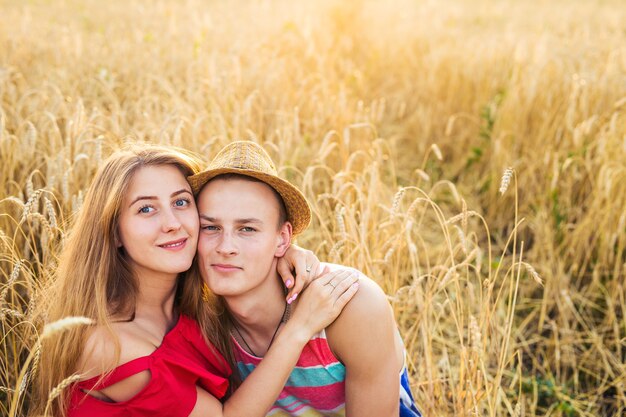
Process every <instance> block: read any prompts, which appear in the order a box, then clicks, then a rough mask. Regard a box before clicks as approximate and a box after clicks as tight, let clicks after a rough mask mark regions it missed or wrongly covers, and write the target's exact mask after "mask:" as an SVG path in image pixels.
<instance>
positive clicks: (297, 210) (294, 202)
mask: <svg viewBox="0 0 626 417" xmlns="http://www.w3.org/2000/svg"><path fill="white" fill-rule="evenodd" d="M223 174H239V175H244V176H246V177H252V178H255V179H257V180H259V181H262V182H264V183H266V184H267V185H269V186H270V187H272V188H273V189H274V190H276V192H277V193H278V194H279V195H280V196H281V197H282V199H283V202H284V203H285V208H286V210H287V220H288V221H289V222H290V223H291V226H292V229H293V234H294V235H297V234H299V233H301V232H302V231H304V230H305V229H306V228H307V227H308V225H309V223H310V222H311V209H310V207H309V203H307V201H306V198H304V195H302V193H301V192H300V190H298V189H297V188H296V187H294V186H293V185H292V184H291V183H289V182H287V181H285V180H283V179H282V178H279V177H276V176H274V175H270V174H266V173H263V172H259V171H253V170H248V169H238V168H216V169H208V170H206V171H203V172H200V173H198V174H196V175H192V176H189V177H187V180H188V181H189V185H191V189H192V190H193V194H194V195H195V196H197V195H198V194H199V193H200V191H202V188H204V186H205V185H206V184H207V182H209V181H210V180H212V179H213V178H215V177H217V176H218V175H223Z"/></svg>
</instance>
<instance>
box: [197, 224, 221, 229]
mask: <svg viewBox="0 0 626 417" xmlns="http://www.w3.org/2000/svg"><path fill="white" fill-rule="evenodd" d="M200 228H201V229H202V230H218V227H217V226H213V225H211V224H208V225H204V226H200Z"/></svg>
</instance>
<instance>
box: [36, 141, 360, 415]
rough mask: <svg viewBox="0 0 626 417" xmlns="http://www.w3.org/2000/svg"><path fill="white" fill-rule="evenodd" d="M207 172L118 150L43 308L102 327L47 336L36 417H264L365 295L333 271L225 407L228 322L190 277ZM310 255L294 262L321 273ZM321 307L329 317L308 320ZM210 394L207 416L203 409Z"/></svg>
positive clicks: (166, 153) (172, 155)
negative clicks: (333, 286) (320, 341)
mask: <svg viewBox="0 0 626 417" xmlns="http://www.w3.org/2000/svg"><path fill="white" fill-rule="evenodd" d="M198 168H199V165H198V162H197V161H196V160H195V159H194V158H193V157H191V156H190V155H188V154H185V153H183V152H180V151H177V150H173V149H171V148H164V147H157V146H146V145H143V146H138V147H135V148H130V149H127V150H124V151H120V152H117V153H116V154H114V155H113V156H111V157H110V158H109V159H108V160H107V161H106V162H105V164H104V165H103V167H102V168H101V169H100V170H99V171H98V173H97V174H96V176H95V179H94V181H93V183H92V185H91V187H90V189H89V191H88V192H87V194H86V196H85V200H84V203H83V206H82V208H81V211H80V213H79V214H78V218H77V219H76V222H75V224H74V227H73V229H72V231H71V234H70V236H69V237H68V240H67V242H66V244H65V247H64V250H63V253H62V255H61V258H60V263H59V267H58V270H57V273H56V279H55V280H54V284H53V286H52V287H51V289H50V290H49V292H47V293H46V296H45V301H47V303H48V304H47V305H45V306H44V311H43V317H45V320H46V321H48V322H52V321H55V320H58V319H61V318H63V317H67V316H86V317H89V318H92V319H93V320H94V322H95V325H94V326H88V327H85V326H82V327H73V328H69V329H68V330H67V331H65V332H63V333H62V334H61V335H60V336H59V337H55V338H51V339H49V340H48V339H46V340H44V342H43V345H42V350H41V361H40V365H39V377H38V383H37V385H36V389H35V391H36V392H35V402H34V407H33V410H32V411H33V412H34V413H37V414H41V413H44V412H49V413H51V414H52V415H55V416H57V415H63V416H66V415H69V416H87V415H88V416H90V417H97V416H105V415H106V416H122V415H123V416H148V415H149V416H159V415H162V416H188V415H194V416H195V415H207V416H245V417H254V416H264V415H265V413H266V411H267V410H268V408H269V407H270V406H271V404H272V403H273V402H274V400H275V399H276V397H277V396H278V394H279V393H280V390H281V388H282V387H283V385H284V382H285V380H286V379H287V376H288V375H289V372H290V370H291V368H292V367H293V366H294V364H295V363H296V361H297V359H298V357H299V354H300V351H301V349H302V347H303V346H304V345H305V344H306V343H307V341H308V340H309V339H310V337H311V336H312V335H313V334H315V333H316V332H318V331H319V330H321V329H322V328H324V327H325V326H327V325H328V324H329V323H331V322H332V321H333V320H334V318H335V317H337V315H338V314H339V312H340V311H341V309H342V308H343V306H344V305H345V304H346V303H347V302H348V301H349V299H350V298H351V297H352V296H353V295H354V293H355V291H356V286H354V285H351V284H352V283H353V282H354V281H353V280H352V279H344V280H343V281H342V284H340V285H341V287H340V291H332V292H329V291H327V288H330V287H329V286H327V285H326V286H325V285H324V284H325V283H326V282H327V281H328V280H329V279H332V276H331V275H332V274H326V275H325V276H324V277H322V278H320V279H318V280H316V281H314V282H313V283H312V284H311V285H309V288H308V289H307V291H306V292H305V293H304V294H303V296H302V297H301V300H300V303H299V307H298V308H296V309H295V311H294V312H293V314H292V316H291V318H290V320H289V321H288V322H287V323H286V324H285V326H284V327H283V328H282V330H281V332H280V334H279V335H278V336H277V337H276V339H275V340H274V341H273V342H272V344H271V348H270V350H269V351H268V353H267V355H266V357H265V359H264V361H263V366H259V367H258V368H257V370H256V371H255V375H254V377H251V378H248V379H247V380H246V381H245V382H244V383H243V384H242V385H241V387H240V388H239V389H238V390H237V392H236V393H235V394H233V395H232V396H231V397H230V398H228V399H227V400H225V402H221V401H220V399H223V398H224V395H225V393H226V391H227V387H228V381H227V378H228V376H229V374H230V372H231V370H230V369H229V367H228V365H227V364H226V361H225V360H224V359H223V357H222V356H221V354H220V353H219V352H218V351H217V349H215V348H214V347H213V344H212V342H216V341H217V340H218V337H217V335H215V332H214V331H213V330H214V328H217V325H216V324H217V323H216V320H217V318H216V317H217V316H216V315H215V314H213V312H212V311H211V310H210V309H211V305H210V304H209V303H204V302H203V301H202V297H201V294H202V293H203V283H202V281H201V279H200V278H199V277H198V275H197V274H190V275H188V276H187V275H185V274H184V272H185V271H187V270H188V269H189V268H190V266H191V265H192V262H193V259H194V256H195V253H196V245H197V238H198V227H199V221H198V213H197V210H196V206H195V203H194V198H193V194H192V190H191V187H190V186H189V184H188V183H187V180H186V177H187V176H189V175H192V174H194V173H196V172H197V171H198ZM309 254H310V252H308V251H299V250H294V249H290V250H289V252H288V255H287V256H288V257H290V258H291V259H292V261H293V263H295V264H300V265H302V264H303V263H306V262H309V264H308V265H307V266H306V270H307V271H310V270H311V263H310V261H306V260H305V261H304V262H303V258H306V257H307V255H309ZM294 259H295V261H294ZM282 268H283V270H284V269H289V268H288V267H284V266H283V267H282ZM345 273H346V272H345V271H341V272H338V273H334V274H337V275H340V274H345ZM338 288H339V286H338ZM303 305H304V307H303ZM312 310H314V311H319V314H317V315H314V316H313V315H310V314H306V313H305V312H307V311H312ZM199 318H200V319H201V322H202V324H203V329H202V330H201V329H200V327H199V326H198V323H197V319H199ZM74 374H79V375H80V380H79V381H78V382H76V383H74V384H72V385H71V386H70V387H69V388H68V389H66V390H64V391H63V392H62V394H61V395H59V396H58V397H56V398H54V399H52V401H51V402H49V401H48V398H49V394H50V392H51V391H53V389H54V388H55V387H57V386H58V384H59V383H61V382H62V381H64V380H66V378H68V377H70V376H71V375H74ZM199 396H201V397H202V398H203V399H204V400H203V404H204V406H203V409H202V410H200V409H196V399H197V398H198V397H199Z"/></svg>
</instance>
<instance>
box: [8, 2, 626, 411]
mask: <svg viewBox="0 0 626 417" xmlns="http://www.w3.org/2000/svg"><path fill="white" fill-rule="evenodd" d="M624 28H626V4H625V3H624V2H623V1H622V0H602V1H591V0H589V1H586V0H570V1H566V0H554V1H545V0H533V1H528V2H523V1H514V0H501V1H495V0H493V1H486V0H475V1H470V0H465V1H463V0H456V1H453V0H438V1H435V0H423V1H409V0H394V1H389V2H385V1H382V0H381V1H374V0H363V1H340V0H319V1H315V2H290V1H286V0H285V1H281V0H276V1H265V0H258V1H252V0H249V1H243V0H234V1H229V2H219V1H217V2H205V1H201V0H181V1H166V0H156V1H150V2H145V1H137V0H130V1H121V0H110V1H106V2H102V1H95V0H54V1H53V0H29V1H21V0H0V182H1V184H2V188H0V327H1V329H2V332H1V335H0V416H11V417H14V416H22V415H25V414H26V412H27V409H28V403H29V383H30V380H31V377H32V374H33V373H34V372H36V371H37V369H36V365H37V355H38V350H37V343H38V338H39V337H41V336H39V335H38V334H37V331H36V329H38V328H39V327H38V326H39V324H38V323H33V321H32V320H31V319H32V317H31V313H32V311H33V309H34V307H35V304H36V303H37V295H38V294H39V291H40V290H41V288H42V285H43V284H44V283H45V282H46V280H47V279H49V277H50V276H51V274H52V272H53V271H54V268H55V259H56V256H57V255H58V253H59V251H60V249H61V248H62V245H63V239H64V236H65V234H66V233H67V231H68V230H69V227H70V226H71V220H72V214H73V213H75V212H76V211H77V210H79V208H80V205H81V199H82V195H83V193H84V191H85V190H86V188H87V186H88V185H89V183H90V180H91V178H92V176H93V174H94V173H95V170H96V169H97V167H98V166H99V164H100V163H101V161H102V160H103V158H105V157H106V156H107V155H108V154H110V153H111V152H112V151H113V150H115V149H117V148H118V147H119V146H121V145H123V144H124V143H125V142H127V141H149V142H157V143H164V144H172V145H177V146H182V147H185V148H187V149H190V150H192V151H195V152H197V153H199V154H201V155H202V157H203V158H204V159H205V160H206V161H208V160H209V159H210V158H211V157H212V156H213V155H215V153H216V152H217V150H219V149H220V148H221V147H222V146H223V145H224V144H226V143H228V142H229V141H231V140H234V139H249V140H254V141H257V142H259V143H261V144H262V145H263V146H264V147H265V148H266V149H267V150H268V151H269V152H270V154H271V156H272V157H273V158H274V160H275V161H276V163H277V165H278V166H279V167H281V168H280V169H281V172H282V175H284V176H285V177H286V178H289V179H290V180H291V181H292V182H294V183H295V184H297V185H299V186H300V187H301V189H302V190H303V191H304V193H305V195H306V196H307V198H308V200H309V202H310V203H311V206H312V209H313V213H314V215H313V217H314V219H313V223H312V225H311V227H310V228H309V230H308V231H307V232H306V233H304V234H303V235H302V236H301V237H299V239H298V243H299V244H300V245H301V246H304V247H307V248H310V249H312V250H314V251H315V252H316V253H317V255H318V256H319V257H320V258H321V259H323V260H327V261H331V262H339V263H344V264H347V265H351V266H354V267H357V268H359V269H361V270H362V271H364V272H365V273H366V274H368V275H369V276H371V277H372V278H373V279H375V280H376V281H377V282H379V284H380V285H381V287H382V288H383V289H384V291H385V292H386V293H387V294H388V296H389V301H390V303H391V304H392V305H393V308H394V311H395V314H396V319H397V321H398V324H399V327H400V331H401V333H402V335H403V337H404V340H405V343H406V346H407V350H408V366H409V369H410V375H411V384H412V387H413V391H414V394H415V395H416V398H417V400H418V402H419V404H420V406H421V408H422V410H423V411H424V412H425V415H428V416H509V415H510V416H568V417H570V416H623V415H626V391H625V388H624V387H625V386H626V323H625V316H626V291H625V288H624V278H625V276H626V254H625V250H626V209H625V207H626V185H625V184H626V30H625V29H624ZM60 301H62V300H59V302H60ZM51 394H52V395H56V394H58V392H56V393H51Z"/></svg>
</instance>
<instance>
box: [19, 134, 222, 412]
mask: <svg viewBox="0 0 626 417" xmlns="http://www.w3.org/2000/svg"><path fill="white" fill-rule="evenodd" d="M159 165H173V166H175V167H177V168H178V169H179V170H180V171H181V172H182V173H183V175H185V176H188V175H192V174H194V173H196V172H198V170H199V168H200V165H199V160H198V159H197V158H196V157H194V156H193V155H192V154H190V153H188V152H186V151H184V150H181V149H177V148H172V147H164V146H156V145H146V144H141V145H131V146H128V147H127V148H125V149H123V150H120V151H118V152H116V153H114V154H113V155H111V156H110V157H109V158H108V159H107V160H106V161H105V163H104V164H103V166H102V167H101V168H100V169H99V170H98V172H97V173H96V175H95V178H94V180H93V182H92V184H91V186H90V188H89V190H88V191H87V193H86V195H85V199H84V203H83V205H82V208H81V209H80V211H79V213H78V215H77V217H76V220H75V222H74V225H73V227H72V229H71V232H70V234H69V236H68V238H67V240H66V242H65V246H64V249H63V251H62V253H61V256H60V260H59V266H58V269H57V271H56V273H55V274H54V278H53V280H52V281H51V285H50V287H49V288H48V290H47V291H45V292H44V294H43V297H42V298H43V299H42V300H41V302H40V306H41V310H40V316H39V317H41V318H42V321H45V322H52V321H56V320H59V319H61V318H64V317H69V316H84V317H88V318H91V319H93V320H94V322H95V323H96V325H98V326H102V327H104V328H106V329H108V331H109V332H111V336H112V339H113V340H118V339H117V337H116V336H115V334H114V333H113V332H112V330H111V319H112V318H119V317H130V316H132V314H133V312H134V308H135V302H136V299H137V292H138V286H137V282H136V280H135V278H134V276H133V274H132V272H131V270H130V268H129V265H128V263H127V261H126V259H125V258H124V254H123V252H122V251H121V250H119V248H118V247H117V244H116V242H117V241H119V240H118V233H119V231H118V219H119V214H120V207H121V205H122V202H123V199H124V196H125V195H126V193H127V190H128V187H129V184H130V182H131V180H132V178H133V175H134V174H135V173H136V172H137V171H138V170H139V169H140V168H142V167H146V166H159ZM181 287H182V285H180V284H179V290H180V289H181ZM186 287H187V291H186V292H187V294H192V295H193V294H194V293H195V298H200V294H201V291H202V282H198V281H197V280H194V281H193V282H191V283H189V284H188V285H186ZM195 308H199V309H200V308H201V306H196V305H195V304H194V303H186V310H187V311H186V313H187V314H189V315H191V316H196V317H197V315H198V314H199V312H198V311H197V310H196V311H193V309H195ZM194 318H195V317H194ZM213 320H214V316H213V317H211V316H209V317H208V318H207V317H206V316H205V320H203V321H204V323H203V324H204V325H205V326H208V327H210V325H211V322H213ZM207 321H208V322H207ZM203 330H205V334H209V333H210V334H213V332H212V331H211V330H210V329H209V328H205V329H203ZM87 331H88V328H86V327H85V326H80V327H73V328H70V329H68V330H67V331H65V332H63V333H61V334H60V336H58V337H51V338H48V339H46V340H44V341H43V342H42V346H41V359H40V363H39V366H38V377H37V381H36V384H35V387H34V394H35V395H34V398H33V399H34V404H33V407H32V410H31V411H33V412H35V413H38V414H41V413H43V412H44V410H45V409H46V404H47V402H48V396H49V393H50V392H51V391H52V390H53V389H54V388H55V387H56V386H57V385H58V384H59V383H60V382H61V381H63V380H64V379H66V378H68V377H69V376H71V375H72V374H74V373H75V372H76V370H77V366H78V361H79V359H80V357H81V354H82V353H83V349H84V346H85V341H86V337H87ZM116 352H117V356H119V342H117V343H116ZM116 362H117V360H116ZM115 365H116V364H115V363H113V364H111V365H110V369H112V368H113V367H114V366H115ZM107 366H108V364H107ZM68 391H69V390H64V392H63V393H62V394H61V395H60V396H58V397H57V398H56V399H54V400H53V402H52V404H51V407H50V408H49V410H50V411H51V412H52V415H55V416H57V415H63V416H64V415H66V413H67V405H68V400H69V396H68Z"/></svg>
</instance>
